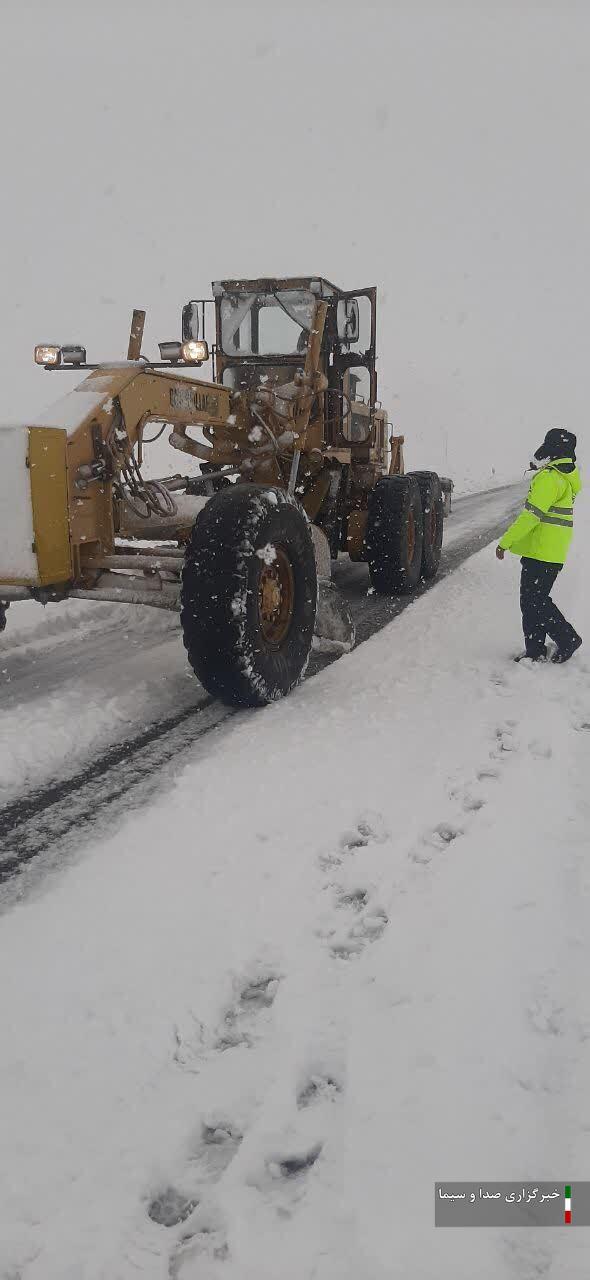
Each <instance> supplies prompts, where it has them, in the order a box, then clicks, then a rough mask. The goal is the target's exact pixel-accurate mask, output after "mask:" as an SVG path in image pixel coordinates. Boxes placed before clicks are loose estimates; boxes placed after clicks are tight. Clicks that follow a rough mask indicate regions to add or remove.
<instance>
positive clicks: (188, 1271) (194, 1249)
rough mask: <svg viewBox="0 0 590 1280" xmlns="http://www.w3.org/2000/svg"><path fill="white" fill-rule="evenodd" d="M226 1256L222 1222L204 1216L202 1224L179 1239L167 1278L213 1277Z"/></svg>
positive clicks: (219, 1272)
mask: <svg viewBox="0 0 590 1280" xmlns="http://www.w3.org/2000/svg"><path fill="white" fill-rule="evenodd" d="M229 1257H230V1250H229V1245H228V1242H227V1235H226V1231H225V1228H224V1226H223V1225H221V1224H220V1223H219V1222H218V1221H217V1220H216V1219H213V1220H212V1221H210V1220H209V1217H207V1218H206V1219H205V1220H204V1222H203V1223H202V1224H200V1225H199V1226H196V1227H195V1230H194V1231H193V1232H192V1233H191V1234H190V1235H187V1236H184V1237H183V1239H182V1240H181V1241H180V1242H179V1244H178V1246H177V1247H176V1249H175V1250H174V1253H173V1254H172V1257H171V1258H170V1261H169V1263H168V1277H169V1280H194V1278H195V1277H196V1276H199V1277H201V1278H202V1280H214V1278H215V1277H217V1276H218V1275H219V1276H222V1275H223V1274H224V1272H225V1270H226V1267H225V1264H226V1262H227V1261H228V1259H229Z"/></svg>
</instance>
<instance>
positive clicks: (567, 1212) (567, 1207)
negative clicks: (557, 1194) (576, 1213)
mask: <svg viewBox="0 0 590 1280" xmlns="http://www.w3.org/2000/svg"><path fill="white" fill-rule="evenodd" d="M563 1221H564V1225H565V1226H566V1227H571V1225H572V1189H571V1187H569V1186H568V1187H565V1188H564V1213H563Z"/></svg>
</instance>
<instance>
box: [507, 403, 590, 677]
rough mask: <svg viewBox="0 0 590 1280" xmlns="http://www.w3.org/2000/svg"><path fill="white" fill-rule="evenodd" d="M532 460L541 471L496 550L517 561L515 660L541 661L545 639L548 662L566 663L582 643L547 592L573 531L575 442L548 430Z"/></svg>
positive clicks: (571, 437) (567, 435) (576, 483)
mask: <svg viewBox="0 0 590 1280" xmlns="http://www.w3.org/2000/svg"><path fill="white" fill-rule="evenodd" d="M535 458H536V459H537V461H538V462H541V463H542V465H541V467H540V468H539V469H538V470H536V472H535V475H534V476H533V479H532V482H531V486H530V489H529V493H528V498H527V500H526V502H525V505H524V511H523V512H521V514H520V515H519V516H518V518H517V519H516V520H515V521H514V524H511V525H510V528H509V529H507V531H506V533H505V534H504V537H503V538H500V541H499V543H498V546H497V547H496V555H497V557H498V559H499V560H503V559H504V552H505V551H512V552H513V554H514V555H516V556H520V557H521V565H522V576H521V580H520V608H521V612H522V629H523V631H524V644H525V649H524V653H521V654H519V656H518V657H517V658H516V662H520V660H521V658H531V659H532V661H533V662H539V661H542V660H543V659H544V658H546V657H547V646H546V644H545V641H546V638H547V636H549V637H550V638H551V640H554V641H555V644H556V646H557V648H556V650H555V652H554V653H553V654H552V657H551V661H552V662H567V661H568V659H569V658H571V656H572V654H574V653H575V652H576V649H579V647H580V645H581V643H582V639H581V636H579V635H578V633H577V631H574V628H573V627H572V626H571V624H570V623H569V622H568V621H567V619H566V618H564V616H563V614H562V613H561V612H560V610H559V609H558V608H557V605H556V604H554V602H553V600H552V599H551V595H550V593H551V588H552V586H553V584H554V582H555V579H556V577H557V575H558V573H559V572H560V570H561V569H562V568H563V566H564V564H565V561H566V558H567V553H568V549H569V545H570V542H571V540H572V534H573V530H574V500H575V497H576V494H578V493H579V492H580V489H581V487H582V486H581V481H580V473H579V471H578V468H577V466H576V437H575V436H574V435H572V434H571V432H570V431H560V430H559V429H557V428H555V429H554V430H552V431H548V432H547V435H546V436H545V439H544V441H543V444H542V445H541V446H540V448H538V449H537V451H536V453H535Z"/></svg>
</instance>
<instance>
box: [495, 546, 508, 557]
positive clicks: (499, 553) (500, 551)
mask: <svg viewBox="0 0 590 1280" xmlns="http://www.w3.org/2000/svg"><path fill="white" fill-rule="evenodd" d="M505 555H506V552H505V551H504V548H503V547H496V558H497V559H498V560H503V559H504V556H505Z"/></svg>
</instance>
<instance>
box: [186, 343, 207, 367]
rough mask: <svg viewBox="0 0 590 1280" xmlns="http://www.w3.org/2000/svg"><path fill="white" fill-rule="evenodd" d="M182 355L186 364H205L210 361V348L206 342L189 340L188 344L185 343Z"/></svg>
mask: <svg viewBox="0 0 590 1280" xmlns="http://www.w3.org/2000/svg"><path fill="white" fill-rule="evenodd" d="M181 353H182V358H183V360H184V363H185V364H203V362H204V361H205V360H208V359H209V346H208V344H207V343H206V342H203V341H197V340H196V338H189V340H188V342H183V344H182V347H181Z"/></svg>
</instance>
